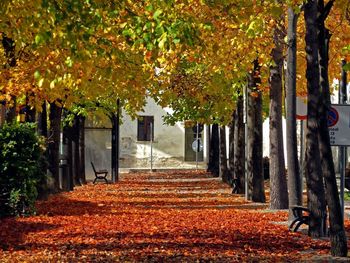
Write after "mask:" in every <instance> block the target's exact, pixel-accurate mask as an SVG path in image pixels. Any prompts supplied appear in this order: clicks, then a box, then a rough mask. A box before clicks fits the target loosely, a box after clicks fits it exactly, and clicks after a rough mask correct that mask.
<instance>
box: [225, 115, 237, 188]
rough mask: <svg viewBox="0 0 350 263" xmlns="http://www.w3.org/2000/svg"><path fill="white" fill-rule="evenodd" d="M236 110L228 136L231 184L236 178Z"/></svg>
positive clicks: (229, 178)
mask: <svg viewBox="0 0 350 263" xmlns="http://www.w3.org/2000/svg"><path fill="white" fill-rule="evenodd" d="M235 112H236V111H234V112H233V113H232V119H231V122H230V124H229V135H228V136H229V137H228V167H227V179H228V182H229V184H230V185H232V181H233V178H234V169H235V162H234V161H235V159H234V156H235Z"/></svg>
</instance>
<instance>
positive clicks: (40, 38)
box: [35, 34, 43, 45]
mask: <svg viewBox="0 0 350 263" xmlns="http://www.w3.org/2000/svg"><path fill="white" fill-rule="evenodd" d="M42 41H43V38H42V36H41V35H39V34H38V35H36V36H35V44H37V45H40V44H41V42H42Z"/></svg>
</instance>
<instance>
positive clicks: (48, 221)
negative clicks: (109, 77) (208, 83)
mask: <svg viewBox="0 0 350 263" xmlns="http://www.w3.org/2000/svg"><path fill="white" fill-rule="evenodd" d="M265 208H267V205H261V204H260V205H258V204H254V203H249V202H246V201H244V198H243V197H241V196H238V195H232V194H231V189H230V188H229V187H228V186H227V185H225V184H223V183H222V182H221V181H220V180H219V179H216V178H211V177H210V176H209V175H208V174H206V173H205V172H193V171H192V172H188V171H177V172H170V171H169V172H164V173H152V174H149V173H143V174H142V173H133V174H123V175H122V176H121V180H120V181H119V182H118V183H117V184H109V185H106V184H102V183H101V184H96V185H92V184H89V185H86V186H83V187H78V188H76V189H75V191H73V192H71V193H65V194H59V195H56V196H52V197H51V198H50V200H48V201H46V202H40V203H38V215H37V216H34V217H29V218H19V219H7V220H3V221H2V222H1V225H0V262H11V263H12V262H276V261H278V262H296V261H300V260H305V259H310V257H311V256H313V255H316V254H320V253H327V252H328V242H326V241H312V240H311V239H309V238H308V237H305V236H304V235H301V234H295V233H290V232H288V230H287V227H286V225H283V224H276V222H281V221H285V220H286V218H287V217H286V212H271V211H269V212H265V210H264V209H265Z"/></svg>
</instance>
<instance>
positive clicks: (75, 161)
mask: <svg viewBox="0 0 350 263" xmlns="http://www.w3.org/2000/svg"><path fill="white" fill-rule="evenodd" d="M79 128H80V125H79V116H75V117H74V126H73V129H74V131H73V132H74V139H73V145H74V147H73V164H74V185H79V186H81V185H82V184H81V180H80V151H79V134H80V132H79Z"/></svg>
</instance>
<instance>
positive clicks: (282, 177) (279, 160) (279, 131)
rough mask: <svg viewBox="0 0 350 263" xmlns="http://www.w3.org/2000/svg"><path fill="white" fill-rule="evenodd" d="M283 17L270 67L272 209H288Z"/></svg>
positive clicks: (275, 39)
mask: <svg viewBox="0 0 350 263" xmlns="http://www.w3.org/2000/svg"><path fill="white" fill-rule="evenodd" d="M282 21H283V17H281V19H279V20H278V21H277V24H276V26H275V29H274V33H273V38H274V44H275V47H274V48H273V49H272V52H271V55H272V59H273V62H274V65H273V66H271V67H270V116H269V117H270V208H271V209H287V208H288V191H287V178H286V172H285V169H286V167H285V162H284V147H283V127H282V67H283V61H284V57H283V46H282V44H283V41H284V37H285V33H284V32H283V31H284V28H283V24H282Z"/></svg>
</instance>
